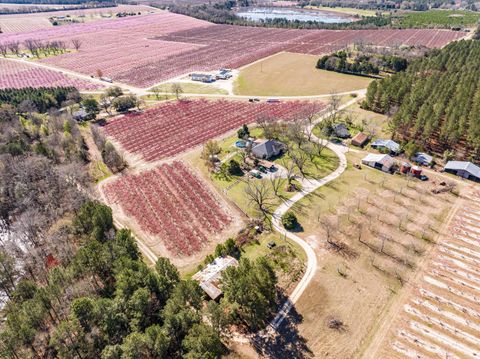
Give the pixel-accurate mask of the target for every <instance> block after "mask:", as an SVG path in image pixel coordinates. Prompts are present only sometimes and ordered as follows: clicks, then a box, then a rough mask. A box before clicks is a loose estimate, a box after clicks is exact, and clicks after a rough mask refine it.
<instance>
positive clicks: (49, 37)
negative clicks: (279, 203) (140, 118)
mask: <svg viewBox="0 0 480 359" xmlns="http://www.w3.org/2000/svg"><path fill="white" fill-rule="evenodd" d="M465 35H466V34H465V33H464V32H461V31H456V32H455V31H447V30H436V29H408V30H390V29H387V30H383V29H381V30H296V29H268V28H255V27H243V26H230V25H215V24H211V23H208V22H206V21H201V20H197V19H193V18H190V17H187V16H183V15H177V14H172V13H168V12H160V13H155V14H148V15H144V16H138V17H127V18H122V19H118V20H114V21H113V20H112V21H95V22H89V23H85V24H74V25H69V26H58V27H54V28H47V29H40V30H37V31H27V32H20V33H6V34H0V43H9V42H13V41H18V42H20V43H22V42H23V41H25V40H29V39H32V40H41V41H63V42H65V43H71V40H72V39H78V40H80V41H81V43H82V46H81V48H79V49H78V51H72V52H69V53H64V54H60V55H58V56H51V57H48V58H44V59H40V60H39V61H40V62H43V63H45V64H50V65H54V66H56V67H58V68H65V69H68V70H71V71H75V72H78V73H82V74H85V75H95V73H96V71H97V70H101V71H102V73H103V74H104V75H105V76H108V77H110V78H112V79H113V80H114V81H119V82H121V83H125V84H129V85H134V86H137V87H150V86H153V85H154V84H156V83H159V82H161V81H165V80H168V79H171V78H175V77H178V76H181V75H185V74H187V73H190V72H192V71H204V70H216V69H218V68H220V67H230V68H238V67H241V66H244V65H247V64H249V63H251V62H253V61H256V60H259V59H261V58H264V57H266V56H270V55H273V54H276V53H278V52H281V51H288V52H296V53H306V54H314V55H321V54H325V53H329V52H332V51H335V50H339V49H341V48H343V47H345V46H346V45H348V44H353V43H364V44H373V45H379V46H381V45H392V44H398V45H400V44H405V45H422V46H427V47H432V48H433V47H442V46H444V45H446V44H447V43H448V42H450V41H453V40H457V39H459V38H462V37H464V36H465Z"/></svg>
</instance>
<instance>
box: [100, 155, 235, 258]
mask: <svg viewBox="0 0 480 359" xmlns="http://www.w3.org/2000/svg"><path fill="white" fill-rule="evenodd" d="M102 189H103V192H104V194H105V197H106V200H107V203H109V205H111V206H113V208H114V209H116V210H118V211H119V212H120V213H123V215H124V216H127V218H129V219H132V220H133V221H134V223H133V226H132V228H139V229H140V231H141V232H142V233H143V234H146V236H142V238H144V241H145V244H146V245H147V246H148V247H149V248H150V249H152V250H153V251H154V252H155V253H156V254H157V255H166V254H169V255H170V256H174V257H182V256H191V255H194V254H196V253H197V252H199V251H200V250H201V249H202V247H203V246H205V245H206V244H207V243H208V242H209V241H210V240H211V237H212V236H214V235H215V234H218V233H220V232H222V231H223V230H224V229H225V228H226V227H227V226H228V225H229V223H230V222H231V220H232V219H231V217H230V216H229V215H228V213H227V211H226V210H225V209H224V208H223V207H222V205H221V204H220V202H219V201H217V199H216V198H215V196H214V195H213V193H212V192H211V191H210V190H209V189H207V187H206V185H205V184H204V183H202V182H201V181H200V180H199V179H198V178H197V177H196V176H195V175H194V174H193V173H192V172H191V171H190V170H188V169H187V167H186V166H185V165H184V164H183V163H182V162H178V161H177V162H173V163H171V164H162V165H160V166H159V167H156V168H154V169H151V170H147V171H144V172H141V173H139V174H128V175H124V176H121V177H118V178H116V179H114V180H113V181H107V182H106V183H105V184H103V185H102Z"/></svg>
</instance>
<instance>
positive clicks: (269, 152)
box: [252, 140, 285, 160]
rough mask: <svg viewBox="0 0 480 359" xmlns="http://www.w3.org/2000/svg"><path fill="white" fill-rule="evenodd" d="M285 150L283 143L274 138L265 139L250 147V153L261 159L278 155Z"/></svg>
mask: <svg viewBox="0 0 480 359" xmlns="http://www.w3.org/2000/svg"><path fill="white" fill-rule="evenodd" d="M284 150H285V145H284V144H283V143H281V142H278V141H275V140H265V141H262V142H260V143H259V144H257V145H254V146H253V148H252V154H253V155H254V156H255V157H257V158H261V159H263V160H268V159H270V158H272V157H275V156H278V155H280V154H282V153H283V151H284Z"/></svg>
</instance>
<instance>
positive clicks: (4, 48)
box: [0, 44, 8, 57]
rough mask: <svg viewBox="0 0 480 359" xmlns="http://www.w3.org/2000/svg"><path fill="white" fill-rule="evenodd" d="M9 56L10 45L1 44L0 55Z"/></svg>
mask: <svg viewBox="0 0 480 359" xmlns="http://www.w3.org/2000/svg"><path fill="white" fill-rule="evenodd" d="M7 54H8V45H7V44H0V55H2V56H3V57H7Z"/></svg>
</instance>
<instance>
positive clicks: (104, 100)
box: [98, 94, 112, 116]
mask: <svg viewBox="0 0 480 359" xmlns="http://www.w3.org/2000/svg"><path fill="white" fill-rule="evenodd" d="M98 105H99V106H100V107H101V108H102V109H103V110H104V111H105V112H106V113H107V114H108V115H109V116H110V115H111V114H112V113H111V112H110V108H111V107H112V101H110V98H109V97H108V95H106V94H102V95H101V96H100V101H99V102H98Z"/></svg>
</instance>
